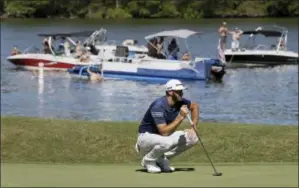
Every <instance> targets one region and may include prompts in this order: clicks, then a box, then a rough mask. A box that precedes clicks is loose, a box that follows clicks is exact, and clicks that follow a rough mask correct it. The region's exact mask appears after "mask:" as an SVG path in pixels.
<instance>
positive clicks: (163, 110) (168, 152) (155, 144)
mask: <svg viewBox="0 0 299 188" xmlns="http://www.w3.org/2000/svg"><path fill="white" fill-rule="evenodd" d="M185 89H187V88H185V87H184V86H183V84H182V83H181V82H180V81H179V80H174V79H173V80H169V81H168V82H167V83H166V95H165V96H163V97H160V98H158V99H156V100H155V101H154V102H153V103H152V104H151V105H150V107H149V109H148V110H147V112H146V113H145V115H144V117H143V120H142V122H141V124H140V126H139V131H138V132H139V136H138V139H137V143H136V151H137V152H138V153H139V154H141V155H142V156H143V158H142V161H141V165H142V166H143V167H144V168H146V170H147V171H148V172H150V173H159V172H173V171H174V170H175V168H173V167H171V166H169V161H168V159H171V158H173V157H175V156H177V155H179V154H181V153H183V152H184V151H186V150H187V149H189V148H191V147H192V146H193V145H195V144H196V142H197V141H198V138H197V136H196V133H195V132H194V130H193V129H192V128H191V129H186V130H184V131H176V129H177V128H178V126H179V125H180V124H181V123H182V121H183V120H184V119H185V118H186V116H187V114H188V112H189V109H190V110H191V118H192V121H193V123H194V125H197V122H198V117H199V107H198V104H197V103H195V102H191V101H190V100H187V99H185V98H183V90H185Z"/></svg>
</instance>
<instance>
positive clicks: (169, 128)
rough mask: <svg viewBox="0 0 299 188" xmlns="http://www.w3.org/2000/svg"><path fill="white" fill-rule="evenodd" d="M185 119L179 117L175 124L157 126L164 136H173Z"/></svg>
mask: <svg viewBox="0 0 299 188" xmlns="http://www.w3.org/2000/svg"><path fill="white" fill-rule="evenodd" d="M184 119H185V118H184V117H182V116H181V115H178V116H177V117H176V118H175V120H174V121H173V122H171V123H170V124H168V125H167V124H159V125H157V127H158V130H159V132H160V134H161V135H162V136H169V135H171V134H172V133H173V132H174V131H175V130H176V128H177V127H178V126H179V125H180V124H181V123H182V121H183V120H184Z"/></svg>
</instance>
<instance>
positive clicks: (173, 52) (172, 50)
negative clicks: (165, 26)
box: [168, 38, 180, 60]
mask: <svg viewBox="0 0 299 188" xmlns="http://www.w3.org/2000/svg"><path fill="white" fill-rule="evenodd" d="M179 51H180V49H179V48H178V45H177V42H176V40H175V39H174V38H173V39H172V40H171V42H170V44H169V45H168V53H169V54H170V55H169V59H174V60H177V59H178V52H179Z"/></svg>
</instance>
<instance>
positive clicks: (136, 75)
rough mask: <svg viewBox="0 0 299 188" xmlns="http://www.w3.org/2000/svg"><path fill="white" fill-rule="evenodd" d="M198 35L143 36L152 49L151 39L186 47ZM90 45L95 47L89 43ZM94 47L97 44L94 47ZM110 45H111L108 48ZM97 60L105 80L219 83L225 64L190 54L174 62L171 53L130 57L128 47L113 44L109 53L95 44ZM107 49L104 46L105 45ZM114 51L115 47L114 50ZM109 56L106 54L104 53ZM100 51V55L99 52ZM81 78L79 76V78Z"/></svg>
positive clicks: (181, 32)
mask: <svg viewBox="0 0 299 188" xmlns="http://www.w3.org/2000/svg"><path fill="white" fill-rule="evenodd" d="M198 34H200V33H199V32H195V31H191V30H187V29H179V30H169V31H162V32H158V33H154V34H152V35H148V36H146V37H145V40H146V41H148V42H149V45H152V46H154V45H153V44H151V43H150V41H149V40H151V39H153V38H159V37H163V38H165V40H167V39H172V38H176V39H183V40H185V44H186V46H185V47H186V48H188V45H187V39H188V38H189V37H190V36H193V35H198ZM92 45H95V44H94V43H92ZM95 46H97V45H95ZM111 46H112V45H111ZM97 47H98V48H99V49H98V48H97V49H98V50H99V54H98V55H99V57H100V58H101V59H102V60H101V62H102V68H103V74H104V75H105V78H116V79H134V80H135V79H141V80H160V79H172V78H176V79H182V80H211V79H215V80H221V79H222V77H223V75H224V74H225V65H224V64H222V63H221V62H220V60H219V59H213V58H205V57H193V56H192V55H191V54H190V53H189V52H187V53H188V54H189V57H190V59H174V58H173V56H172V54H170V53H165V52H163V53H164V54H165V55H166V54H167V55H168V57H166V56H165V57H164V58H158V57H153V56H150V55H149V54H148V53H144V54H142V55H140V54H138V55H137V56H136V55H135V54H133V55H132V52H133V51H132V48H131V51H130V50H129V47H128V46H126V45H116V47H115V51H113V52H111V51H109V49H110V50H111V47H110V48H105V46H101V45H98V46H97ZM106 47H107V46H106ZM113 49H114V47H113ZM104 51H105V52H106V54H107V53H108V51H109V53H111V54H109V55H108V57H107V56H106V55H104V54H103V52H104ZM101 52H102V53H101ZM81 68H83V66H77V67H76V71H75V70H71V69H69V70H68V71H69V72H71V73H72V74H74V73H77V74H79V72H80V71H78V70H80V69H81ZM79 76H80V75H79Z"/></svg>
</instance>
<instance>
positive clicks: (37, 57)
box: [7, 31, 101, 71]
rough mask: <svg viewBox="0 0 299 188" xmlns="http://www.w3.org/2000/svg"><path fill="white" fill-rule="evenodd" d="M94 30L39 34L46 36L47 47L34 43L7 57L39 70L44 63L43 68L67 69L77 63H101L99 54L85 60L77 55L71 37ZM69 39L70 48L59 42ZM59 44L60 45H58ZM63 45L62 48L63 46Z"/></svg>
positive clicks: (85, 35)
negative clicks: (43, 47) (40, 46)
mask: <svg viewBox="0 0 299 188" xmlns="http://www.w3.org/2000/svg"><path fill="white" fill-rule="evenodd" d="M93 33H94V31H81V32H73V33H52V34H45V33H41V34H38V36H40V37H44V42H47V49H46V50H45V49H44V50H41V48H38V47H36V46H34V45H32V46H30V47H28V48H26V49H25V50H24V51H23V52H17V51H16V49H14V50H13V52H12V54H11V55H10V56H9V57H7V60H8V61H9V62H11V63H12V64H14V65H15V66H16V67H18V68H22V69H26V70H38V69H39V68H40V65H41V64H42V65H43V70H45V71H47V70H51V71H53V70H55V71H67V69H69V68H72V67H74V66H75V65H83V66H84V65H94V64H100V63H101V62H100V59H99V56H98V55H97V54H91V55H88V60H83V59H81V58H79V57H76V54H75V52H74V51H75V50H74V48H75V46H76V44H77V43H76V42H75V41H74V39H72V38H71V37H76V38H80V37H84V38H86V37H89V36H91V35H92V34H93ZM61 39H63V40H64V41H67V44H68V45H69V46H70V47H69V48H68V50H65V48H64V47H63V45H65V44H66V43H64V44H61V43H59V40H61ZM57 43H58V44H57ZM57 45H58V46H57ZM61 47H62V48H61Z"/></svg>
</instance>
